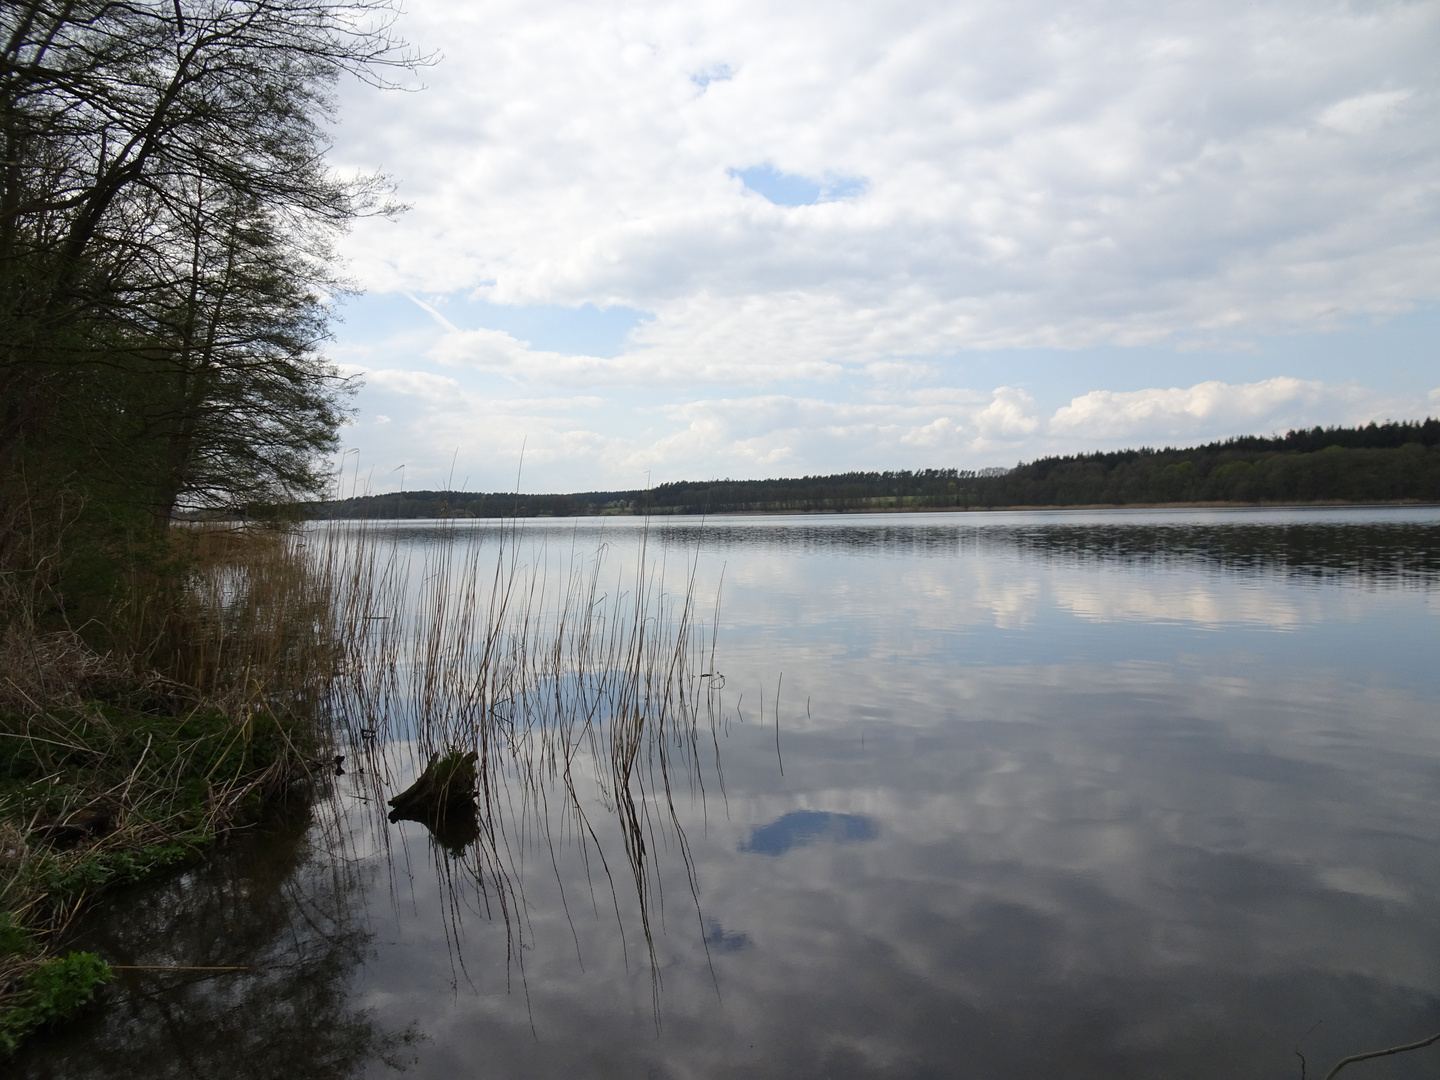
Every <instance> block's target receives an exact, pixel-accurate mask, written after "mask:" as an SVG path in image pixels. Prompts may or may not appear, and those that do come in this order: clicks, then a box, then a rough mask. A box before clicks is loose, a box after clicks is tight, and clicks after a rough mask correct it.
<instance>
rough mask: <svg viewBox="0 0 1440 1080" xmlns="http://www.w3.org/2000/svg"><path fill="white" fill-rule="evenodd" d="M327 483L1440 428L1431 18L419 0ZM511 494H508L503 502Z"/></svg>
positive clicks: (359, 281)
mask: <svg viewBox="0 0 1440 1080" xmlns="http://www.w3.org/2000/svg"><path fill="white" fill-rule="evenodd" d="M397 29H398V32H399V33H400V34H401V35H402V36H403V37H404V38H405V39H407V40H408V41H409V42H410V43H411V44H412V45H413V46H414V47H415V48H416V49H417V50H419V51H421V52H425V53H433V54H434V56H435V62H434V63H433V64H431V65H430V66H428V67H426V68H423V69H421V70H419V71H417V72H415V73H414V74H413V75H404V76H402V77H401V79H400V82H401V83H402V87H401V88H400V89H390V90H385V89H378V88H375V87H372V86H368V85H364V84H362V83H360V82H358V81H356V82H349V83H346V84H345V85H343V86H341V87H340V88H339V99H338V109H337V122H336V125H335V127H334V129H333V131H332V137H333V148H332V151H331V160H332V163H333V164H334V166H335V167H336V168H337V169H338V170H341V171H343V172H346V173H369V172H375V171H377V170H378V171H381V172H383V173H386V174H388V175H389V176H390V177H391V178H392V179H393V181H394V182H395V184H396V185H397V188H398V193H399V198H400V199H401V200H402V201H403V202H404V203H406V204H408V206H409V209H408V211H407V212H405V213H403V214H401V215H399V216H397V217H395V218H393V219H383V218H369V219H364V220H362V221H360V222H359V223H357V225H356V226H355V227H354V228H353V229H352V230H351V232H350V233H349V234H348V236H347V237H346V238H345V239H344V241H343V242H342V244H341V251H342V254H343V255H344V257H345V259H346V272H347V273H348V275H349V277H350V278H351V279H352V280H353V281H354V283H355V284H356V286H357V287H358V288H359V289H361V290H363V292H362V293H361V294H360V295H358V296H356V297H352V298H350V299H348V300H346V301H345V302H344V304H343V307H342V308H341V310H340V316H341V321H340V322H339V323H338V325H337V326H336V328H335V331H336V332H335V339H334V341H333V342H331V343H330V344H329V347H328V349H327V354H328V356H329V357H330V359H331V360H333V361H334V362H335V363H336V364H337V365H338V366H339V367H340V368H341V370H342V371H343V372H345V373H346V374H350V375H355V376H358V377H359V378H358V381H359V382H362V383H363V386H362V388H361V389H360V390H359V391H358V392H357V394H356V396H355V398H354V405H355V407H356V414H355V417H354V423H353V424H352V425H350V426H349V427H347V428H346V429H345V430H344V431H343V432H342V438H343V449H342V452H341V453H340V454H339V455H337V462H338V463H339V464H342V465H343V466H344V470H343V474H344V475H345V477H346V480H345V482H344V490H345V491H346V493H349V491H350V490H352V489H355V488H356V486H357V485H358V489H359V490H361V491H365V490H369V491H372V492H384V491H392V490H396V489H397V488H400V487H401V486H402V485H403V486H404V487H405V488H406V489H409V490H416V489H420V488H441V487H454V488H461V487H464V488H466V489H467V490H472V491H475V490H481V491H494V490H510V489H514V488H515V487H516V486H517V484H518V486H519V487H520V488H522V489H523V490H526V491H556V492H567V491H587V490H602V489H616V488H637V487H644V486H646V485H647V484H659V483H663V482H666V481H672V480H705V479H712V478H723V477H731V478H736V479H740V478H759V477H769V476H800V475H806V474H821V473H833V472H841V471H848V470H853V469H864V470H872V469H874V470H878V469H901V468H910V469H915V468H946V467H953V468H962V469H975V468H983V467H992V466H1012V465H1014V464H1016V463H1017V462H1019V461H1028V460H1032V459H1034V458H1036V457H1040V456H1044V455H1046V454H1052V453H1078V452H1085V451H1089V450H1097V449H1111V448H1118V447H1124V446H1137V445H1155V446H1160V445H1188V444H1192V443H1195V442H1199V441H1208V440H1211V439H1217V438H1226V437H1229V436H1232V435H1240V434H1270V433H1274V432H1283V431H1285V430H1286V429H1288V428H1290V427H1295V426H1313V425H1315V424H1325V425H1329V424H1353V423H1363V422H1368V421H1370V420H1384V419H1387V418H1388V419H1420V418H1423V417H1424V416H1426V415H1437V416H1440V63H1437V62H1436V58H1437V57H1440V0H1425V2H1394V3H1388V2H1375V3H1370V2H1364V0H1353V2H1350V3H1334V2H1330V0H1303V2H1294V3H1292V2H1284V0H1277V2H1265V0H1260V2H1249V3H1243V2H1232V0H1205V2H1203V3H1201V2H1195V3H1171V2H1166V0H1144V2H1112V0H1090V2H1087V3H1084V4H1075V3H1070V4H1064V3H1056V2H1052V0H1003V2H1001V0H950V2H946V3H933V2H905V0H899V2H897V0H886V2H884V3H881V2H878V0H872V2H869V3H856V2H852V0H824V2H823V3H822V2H819V0H790V2H789V3H786V4H783V5H780V4H775V3H773V2H764V3H760V2H754V0H687V2H686V3H683V4H682V3H678V2H674V0H671V2H668V3H658V2H648V0H646V2H631V0H620V2H609V3H602V2H597V0H586V2H578V0H523V2H520V0H447V2H446V3H443V4H442V3H440V2H439V0H407V3H406V10H405V12H404V14H403V15H402V16H401V18H400V19H399V21H398V23H397ZM517 478H518V479H517Z"/></svg>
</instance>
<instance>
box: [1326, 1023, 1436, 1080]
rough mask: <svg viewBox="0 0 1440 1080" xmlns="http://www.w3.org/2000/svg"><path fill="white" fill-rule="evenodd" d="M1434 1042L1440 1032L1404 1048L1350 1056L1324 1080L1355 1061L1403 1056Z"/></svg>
mask: <svg viewBox="0 0 1440 1080" xmlns="http://www.w3.org/2000/svg"><path fill="white" fill-rule="evenodd" d="M1434 1042H1440V1031H1437V1032H1436V1033H1435V1034H1434V1035H1431V1036H1430V1037H1429V1038H1428V1039H1421V1040H1420V1041H1419V1042H1413V1043H1406V1044H1405V1045H1404V1046H1392V1047H1390V1048H1389V1049H1388V1050H1371V1051H1370V1052H1369V1053H1366V1054H1351V1055H1350V1056H1349V1057H1347V1058H1346V1059H1345V1060H1344V1061H1342V1062H1340V1063H1339V1064H1338V1065H1336V1066H1335V1067H1334V1068H1333V1069H1331V1070H1330V1071H1329V1072H1328V1073H1326V1074H1325V1080H1334V1076H1335V1074H1336V1073H1338V1072H1339V1071H1340V1070H1341V1069H1343V1068H1345V1066H1346V1065H1353V1064H1355V1062H1357V1061H1368V1060H1369V1059H1370V1058H1378V1057H1389V1056H1390V1055H1391V1054H1403V1053H1405V1051H1407V1050H1420V1049H1422V1048H1424V1047H1426V1046H1429V1045H1430V1044H1431V1043H1434Z"/></svg>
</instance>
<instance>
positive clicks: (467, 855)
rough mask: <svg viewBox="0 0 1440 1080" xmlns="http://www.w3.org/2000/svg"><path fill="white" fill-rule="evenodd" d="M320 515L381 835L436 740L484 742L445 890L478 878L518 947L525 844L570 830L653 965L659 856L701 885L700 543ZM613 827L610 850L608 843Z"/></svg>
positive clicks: (706, 691) (714, 748)
mask: <svg viewBox="0 0 1440 1080" xmlns="http://www.w3.org/2000/svg"><path fill="white" fill-rule="evenodd" d="M329 528H330V529H331V530H332V532H331V533H330V538H329V540H328V541H327V543H328V550H329V551H330V552H331V555H330V558H331V559H332V560H333V563H332V565H334V566H336V567H341V566H343V567H345V568H346V571H347V572H346V573H345V574H344V575H332V579H333V580H335V581H336V582H337V589H338V593H337V601H336V607H337V609H338V610H341V611H344V612H346V613H347V614H346V617H347V618H349V619H351V620H353V622H352V625H353V626H354V627H356V630H355V636H354V637H353V638H352V639H350V640H349V642H348V646H349V649H350V651H349V652H348V653H347V655H346V657H345V660H344V663H343V674H342V676H341V677H340V678H338V679H337V680H336V682H335V684H334V686H333V688H332V695H331V699H330V700H331V706H332V708H333V710H334V718H335V721H336V725H337V731H339V732H341V733H343V736H342V741H343V743H344V744H345V747H342V748H348V749H346V752H347V755H349V758H350V760H351V762H352V763H353V767H356V768H358V769H360V770H363V771H362V772H361V773H360V775H361V776H363V777H364V780H363V785H364V786H365V787H366V790H367V792H368V794H367V798H368V799H369V802H368V805H369V806H370V807H371V808H372V809H373V810H374V812H375V813H376V815H377V821H376V823H375V826H376V828H377V829H380V830H381V831H382V834H383V835H386V836H388V832H386V831H385V823H384V822H383V821H380V820H378V815H379V814H380V813H381V812H382V811H383V807H384V803H385V796H386V795H387V794H393V793H394V792H395V791H396V790H398V789H399V788H400V787H401V786H402V785H403V783H404V782H406V781H407V780H408V779H410V778H411V777H413V775H414V774H415V773H417V772H418V771H419V770H420V768H421V767H422V765H423V764H424V763H425V762H427V761H428V760H430V758H431V757H432V756H433V755H437V754H441V753H444V752H446V751H451V750H456V751H462V752H468V751H471V750H473V751H475V752H476V754H477V767H476V776H477V792H476V801H477V815H476V821H475V823H474V837H473V840H471V842H469V843H468V844H466V845H465V846H464V848H463V850H462V851H460V852H458V853H457V852H449V853H446V854H444V855H443V856H441V857H437V868H438V869H439V870H440V872H441V874H442V877H444V878H445V880H446V886H447V889H448V890H450V891H451V893H452V894H453V892H454V890H455V889H456V888H460V887H462V886H464V885H468V886H469V887H471V888H473V889H474V890H475V891H476V892H477V894H478V896H479V897H480V899H481V901H482V904H483V906H484V907H485V909H486V910H490V911H491V912H492V914H496V915H498V916H499V917H501V918H503V919H504V921H505V923H506V925H507V926H508V927H510V928H511V929H512V931H513V938H512V949H511V958H512V960H516V961H518V960H519V957H520V956H521V955H522V954H521V952H520V946H521V945H522V944H523V941H524V933H525V929H524V918H523V912H524V904H523V894H522V889H523V877H522V874H521V873H520V869H521V865H522V863H523V862H524V852H525V850H526V848H527V845H528V846H530V847H538V848H539V849H540V850H541V851H542V852H543V853H545V854H546V857H547V858H546V861H548V864H549V865H551V866H554V865H555V862H554V858H555V853H554V845H555V844H556V843H557V842H562V841H563V842H571V843H574V844H577V845H579V847H580V849H581V855H582V857H583V858H584V859H585V860H586V864H587V865H592V864H593V865H594V866H596V867H598V868H599V872H600V874H601V876H602V877H603V878H604V879H605V882H606V883H607V884H608V887H609V889H610V892H611V899H612V905H611V906H613V907H614V910H615V913H616V918H617V920H620V907H621V905H620V899H621V897H620V894H621V892H622V891H623V892H628V893H630V894H631V896H632V897H633V899H634V900H635V902H636V907H637V909H638V912H639V920H640V924H641V925H640V928H639V929H640V935H641V937H642V938H643V940H644V943H645V949H646V953H647V956H648V959H649V961H650V964H649V966H650V970H651V972H652V973H656V974H657V978H658V967H657V965H656V962H655V943H654V933H653V927H652V917H653V915H654V914H655V913H656V910H657V908H658V907H659V906H660V905H661V904H663V894H662V893H661V891H660V890H659V869H658V867H657V865H656V862H655V858H654V854H655V852H656V851H657V850H660V849H661V848H663V847H670V848H672V849H674V850H676V851H678V852H679V857H680V859H681V862H682V864H683V867H684V870H685V874H686V879H687V881H688V882H689V884H690V897H691V900H692V901H694V899H695V897H696V895H697V887H696V882H695V876H694V866H693V863H692V861H691V858H690V852H689V847H688V843H687V841H686V838H685V832H684V829H683V827H682V826H681V815H680V812H679V810H680V808H679V807H678V805H677V800H678V799H679V797H680V796H681V795H688V796H692V797H697V798H703V797H704V794H705V788H706V784H707V779H706V778H707V776H710V777H714V780H712V781H711V783H714V784H716V785H717V786H718V782H719V775H720V774H719V770H718V743H717V740H716V736H715V725H716V721H717V717H718V716H719V715H720V713H721V710H722V708H723V704H722V701H721V690H720V688H721V685H722V683H721V680H719V679H717V678H715V677H714V652H715V647H716V629H717V628H716V623H715V622H714V621H713V618H712V619H711V620H710V621H708V622H707V616H706V615H704V614H702V613H701V612H700V611H699V610H698V608H697V601H698V598H697V596H696V568H697V560H698V557H699V551H698V547H697V548H696V549H692V550H690V551H688V552H686V553H685V559H684V565H683V566H681V567H679V568H674V567H669V566H667V556H666V553H664V552H662V553H661V554H660V555H659V556H658V557H656V555H655V554H654V552H653V551H652V549H651V544H650V536H649V532H648V529H646V530H644V531H642V532H640V533H639V535H638V538H637V539H638V542H637V543H636V545H635V552H634V556H633V561H629V562H628V563H627V564H626V565H615V566H612V565H611V558H610V555H611V549H610V546H609V545H601V547H600V548H599V549H597V550H595V551H588V552H587V551H581V550H579V548H578V546H576V545H575V544H574V543H573V541H572V543H571V545H570V550H569V551H568V552H562V551H557V550H554V548H553V547H552V546H551V545H552V544H553V545H555V546H558V543H557V542H556V538H557V536H558V534H556V533H548V534H547V533H542V534H540V535H541V536H544V535H548V536H550V537H551V544H545V543H543V542H542V541H541V540H540V538H539V536H537V535H536V534H534V533H531V532H527V531H526V530H525V529H524V528H523V527H521V526H518V525H516V524H514V523H502V524H500V525H492V524H488V523H469V522H465V523H458V522H446V523H440V524H437V525H434V526H430V527H427V528H428V529H429V532H428V534H427V536H426V539H425V542H423V543H420V542H412V541H410V540H407V536H410V537H413V536H414V532H413V530H412V531H410V532H407V531H406V530H405V529H404V527H388V526H383V525H382V526H377V525H374V524H365V525H359V524H357V525H352V526H348V527H337V526H333V525H332V526H330V527H329ZM671 579H678V580H676V581H674V584H675V586H676V587H674V588H673V589H672V588H671V587H670V586H671V584H672V580H671ZM715 600H716V603H717V605H718V596H717V597H716V598H715ZM707 747H708V748H709V753H707ZM711 754H713V757H712V756H710V755H711ZM597 810H598V811H599V812H602V813H605V814H607V815H609V816H611V817H612V818H613V820H611V821H606V822H600V821H597V820H595V816H594V815H595V814H596V812H597ZM612 826H618V832H619V835H620V837H621V845H622V848H623V851H622V852H621V853H619V857H618V858H617V853H614V852H607V851H606V850H605V846H604V845H603V844H602V843H601V834H602V833H612V832H613V830H612V828H611V827H612ZM621 867H623V868H624V869H623V872H622V871H621V870H620V868H621ZM617 876H618V880H617ZM555 878H556V880H557V882H559V883H560V886H561V889H562V892H563V888H564V883H563V882H560V880H559V879H560V874H559V870H558V869H556V870H555ZM626 882H628V883H626ZM695 915H696V917H697V925H698V916H699V912H698V906H696V907H695ZM622 921H623V920H622ZM621 932H622V934H623V932H624V928H623V925H622V926H621ZM654 985H655V988H656V993H657V994H658V981H657V982H656V983H655V984H654ZM657 1005H658V1002H657Z"/></svg>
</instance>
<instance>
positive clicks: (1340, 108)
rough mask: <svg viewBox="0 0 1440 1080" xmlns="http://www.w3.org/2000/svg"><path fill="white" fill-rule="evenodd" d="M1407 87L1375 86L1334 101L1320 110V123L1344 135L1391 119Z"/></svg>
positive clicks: (1359, 132)
mask: <svg viewBox="0 0 1440 1080" xmlns="http://www.w3.org/2000/svg"><path fill="white" fill-rule="evenodd" d="M1411 96H1412V92H1411V91H1409V90H1377V91H1375V92H1374V93H1370V94H1357V95H1356V96H1355V97H1352V98H1346V99H1345V100H1344V101H1337V102H1336V103H1335V104H1334V105H1331V106H1330V107H1329V108H1328V109H1326V110H1325V111H1324V112H1322V113H1321V114H1320V123H1322V124H1324V125H1325V126H1326V127H1328V128H1334V129H1335V130H1336V131H1339V132H1341V133H1342V134H1345V135H1363V134H1365V133H1366V132H1368V131H1373V130H1374V129H1375V128H1378V127H1380V126H1381V125H1382V124H1384V123H1385V122H1386V121H1387V120H1389V119H1391V118H1392V117H1393V116H1394V114H1395V110H1396V109H1398V108H1399V107H1400V106H1401V105H1403V104H1404V103H1405V102H1406V101H1408V100H1409V99H1410V97H1411Z"/></svg>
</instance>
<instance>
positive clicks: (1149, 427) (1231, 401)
mask: <svg viewBox="0 0 1440 1080" xmlns="http://www.w3.org/2000/svg"><path fill="white" fill-rule="evenodd" d="M1385 404H1386V403H1384V402H1382V401H1381V400H1380V399H1378V398H1377V395H1375V394H1373V393H1371V392H1369V391H1365V390H1362V389H1361V388H1359V387H1357V386H1331V385H1326V384H1325V383H1321V382H1307V381H1303V380H1300V379H1293V378H1287V377H1281V378H1275V379H1266V380H1264V381H1263V382H1254V383H1242V384H1239V385H1232V384H1229V383H1223V382H1213V381H1212V382H1203V383H1198V384H1196V385H1194V386H1190V387H1185V388H1183V389H1182V388H1180V387H1171V388H1169V389H1158V388H1155V389H1148V390H1133V391H1128V392H1123V393H1117V392H1115V391H1111V390H1092V391H1091V392H1090V393H1088V394H1084V395H1082V396H1080V397H1077V398H1075V399H1073V400H1072V401H1071V402H1070V404H1068V405H1065V406H1062V407H1061V408H1060V409H1057V410H1056V412H1055V415H1054V416H1053V417H1051V419H1050V423H1049V425H1048V432H1049V433H1050V434H1051V435H1053V436H1063V437H1070V438H1076V437H1080V438H1090V439H1097V440H1110V439H1115V438H1120V437H1127V436H1133V435H1142V436H1149V437H1156V436H1159V437H1162V438H1163V437H1189V436H1202V437H1204V436H1206V434H1207V433H1214V434H1212V435H1210V436H1209V437H1219V435H1220V433H1228V434H1238V433H1242V432H1254V431H1261V432H1269V431H1273V430H1277V429H1278V428H1280V427H1284V426H1288V424H1291V423H1293V424H1299V425H1303V424H1305V423H1306V419H1305V418H1306V417H1312V418H1313V417H1316V416H1322V417H1334V416H1335V414H1336V413H1337V411H1338V412H1340V413H1341V414H1348V415H1343V417H1342V418H1343V419H1345V420H1359V419H1366V420H1368V419H1375V418H1377V413H1378V411H1379V410H1383V408H1384V405H1385ZM1401 415H1403V413H1402V414H1401ZM1287 418H1298V419H1287ZM1311 422H1313V420H1312V421H1311ZM1331 422H1334V420H1333V419H1332V420H1331Z"/></svg>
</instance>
